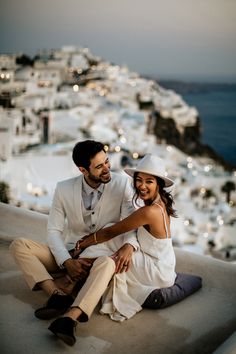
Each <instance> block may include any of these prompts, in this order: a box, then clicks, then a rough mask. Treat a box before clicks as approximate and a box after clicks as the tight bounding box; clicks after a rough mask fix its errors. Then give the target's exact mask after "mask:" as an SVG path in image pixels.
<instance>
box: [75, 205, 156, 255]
mask: <svg viewBox="0 0 236 354" xmlns="http://www.w3.org/2000/svg"><path fill="white" fill-rule="evenodd" d="M152 220H153V213H152V212H151V206H144V207H141V208H140V209H138V210H136V211H135V212H133V213H132V214H131V215H129V216H128V217H127V218H125V219H123V220H121V221H119V222H117V223H116V224H114V225H112V226H109V227H105V228H104V229H100V230H99V231H97V232H95V233H92V234H90V235H86V236H84V237H83V238H82V240H80V241H78V242H77V245H76V247H77V249H80V248H82V249H84V248H86V247H89V246H91V245H94V244H96V243H101V242H105V241H108V240H110V239H112V238H113V237H116V236H118V235H120V234H124V233H126V232H128V231H131V230H135V229H137V228H138V227H140V226H143V225H149V224H151V223H152Z"/></svg>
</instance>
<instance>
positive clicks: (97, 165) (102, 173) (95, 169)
mask: <svg viewBox="0 0 236 354" xmlns="http://www.w3.org/2000/svg"><path fill="white" fill-rule="evenodd" d="M110 168H111V166H110V162H109V158H108V156H107V154H106V153H105V152H104V151H100V152H99V153H97V154H96V155H95V156H94V157H93V158H92V159H91V164H90V166H89V170H88V171H86V173H85V179H86V181H87V183H88V184H89V185H90V186H91V187H95V188H96V187H97V186H99V185H100V184H101V183H108V182H109V181H110V180H111V175H110Z"/></svg>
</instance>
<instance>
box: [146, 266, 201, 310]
mask: <svg viewBox="0 0 236 354" xmlns="http://www.w3.org/2000/svg"><path fill="white" fill-rule="evenodd" d="M201 287H202V279H201V278H200V277H199V276H197V275H191V274H184V273H177V276H176V279H175V283H174V285H173V286H171V287H169V288H162V289H155V290H153V291H152V292H151V294H150V295H149V296H148V297H147V299H146V300H145V302H144V303H143V305H142V307H145V308H150V309H163V308H165V307H168V306H171V305H174V304H176V303H177V302H179V301H182V300H183V299H185V298H186V297H187V296H189V295H191V294H193V293H194V292H195V291H197V290H199V289H200V288H201Z"/></svg>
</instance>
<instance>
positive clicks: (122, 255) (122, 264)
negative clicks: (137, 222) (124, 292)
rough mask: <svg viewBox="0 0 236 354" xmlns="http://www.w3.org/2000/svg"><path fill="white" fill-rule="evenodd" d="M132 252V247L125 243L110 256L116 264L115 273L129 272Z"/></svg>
mask: <svg viewBox="0 0 236 354" xmlns="http://www.w3.org/2000/svg"><path fill="white" fill-rule="evenodd" d="M133 252H134V248H133V246H132V245H130V244H129V243H126V244H124V245H123V246H122V247H121V248H120V249H119V250H118V251H116V252H115V253H114V254H113V255H112V256H111V258H113V260H114V261H115V263H116V273H123V272H127V271H128V270H129V268H130V265H131V259H132V255H133Z"/></svg>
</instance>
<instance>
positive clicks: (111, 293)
mask: <svg viewBox="0 0 236 354" xmlns="http://www.w3.org/2000/svg"><path fill="white" fill-rule="evenodd" d="M157 205H158V204H157ZM158 206H159V207H160V208H161V211H162V215H163V218H164V224H165V229H166V238H163V239H158V238H155V237H153V236H152V235H151V234H150V233H149V232H148V231H147V230H146V229H145V228H144V227H140V228H139V229H138V233H137V238H138V241H139V243H140V250H139V251H136V252H135V253H134V254H133V257H132V263H131V267H130V269H129V270H128V272H123V273H119V274H115V275H114V277H113V279H112V281H111V283H110V285H109V287H108V289H107V290H106V292H105V294H104V296H103V299H102V308H101V310H100V312H101V313H102V314H109V315H110V317H111V319H112V320H115V321H123V320H125V319H128V318H131V317H132V316H134V315H135V313H137V312H139V311H141V310H142V306H141V305H142V304H143V303H144V301H145V299H146V298H147V297H148V295H149V294H150V293H151V292H152V291H153V290H154V289H157V288H166V287H169V286H172V285H173V284H174V282H175V278H176V273H175V263H176V260H175V253H174V249H173V246H172V239H171V238H170V237H168V229H167V225H166V219H165V214H164V211H163V209H162V207H161V206H160V205H158Z"/></svg>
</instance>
